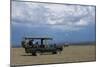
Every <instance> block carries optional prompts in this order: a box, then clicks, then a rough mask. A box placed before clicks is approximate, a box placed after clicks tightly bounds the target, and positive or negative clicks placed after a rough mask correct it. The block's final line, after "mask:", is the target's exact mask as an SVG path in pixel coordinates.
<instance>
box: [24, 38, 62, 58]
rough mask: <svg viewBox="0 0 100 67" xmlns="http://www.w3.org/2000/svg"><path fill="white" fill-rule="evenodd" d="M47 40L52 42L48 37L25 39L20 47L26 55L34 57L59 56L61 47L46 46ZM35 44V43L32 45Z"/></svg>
mask: <svg viewBox="0 0 100 67" xmlns="http://www.w3.org/2000/svg"><path fill="white" fill-rule="evenodd" d="M48 40H53V39H52V38H48V37H25V38H24V40H23V41H22V47H23V48H25V52H26V53H31V54H32V55H34V56H39V55H40V54H42V53H48V52H50V53H52V54H60V53H61V51H62V50H63V46H60V45H56V44H52V45H50V44H47V41H48ZM34 42H35V43H34Z"/></svg>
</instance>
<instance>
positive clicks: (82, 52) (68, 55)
mask: <svg viewBox="0 0 100 67" xmlns="http://www.w3.org/2000/svg"><path fill="white" fill-rule="evenodd" d="M95 54H96V50H95V45H87V46H86V45H85V46H69V47H65V48H64V50H63V51H62V53H61V54H59V55H58V54H55V55H52V54H48V55H40V56H32V55H30V54H26V53H25V52H24V49H23V48H11V65H30V64H49V63H63V62H64V63H65V62H66V63H69V62H83V61H95V60H96V55H95Z"/></svg>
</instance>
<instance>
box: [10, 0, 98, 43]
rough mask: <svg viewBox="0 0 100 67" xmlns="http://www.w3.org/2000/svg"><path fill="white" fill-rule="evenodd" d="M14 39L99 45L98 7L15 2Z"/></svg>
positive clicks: (13, 40)
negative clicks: (25, 37) (96, 41)
mask: <svg viewBox="0 0 100 67" xmlns="http://www.w3.org/2000/svg"><path fill="white" fill-rule="evenodd" d="M11 16H12V18H11V37H12V42H13V43H20V41H21V38H22V37H24V36H50V37H53V38H54V42H56V43H58V42H59V43H63V42H73V43H74V42H87V41H95V24H96V22H95V6H83V5H69V4H50V3H35V2H17V1H12V14H11Z"/></svg>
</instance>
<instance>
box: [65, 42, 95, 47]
mask: <svg viewBox="0 0 100 67" xmlns="http://www.w3.org/2000/svg"><path fill="white" fill-rule="evenodd" d="M69 45H76V46H77V45H96V42H81V43H68V44H64V46H69Z"/></svg>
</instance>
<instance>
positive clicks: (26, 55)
mask: <svg viewBox="0 0 100 67" xmlns="http://www.w3.org/2000/svg"><path fill="white" fill-rule="evenodd" d="M40 55H55V54H52V53H42V54H40ZM21 56H35V55H31V54H23V55H21Z"/></svg>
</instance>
